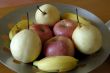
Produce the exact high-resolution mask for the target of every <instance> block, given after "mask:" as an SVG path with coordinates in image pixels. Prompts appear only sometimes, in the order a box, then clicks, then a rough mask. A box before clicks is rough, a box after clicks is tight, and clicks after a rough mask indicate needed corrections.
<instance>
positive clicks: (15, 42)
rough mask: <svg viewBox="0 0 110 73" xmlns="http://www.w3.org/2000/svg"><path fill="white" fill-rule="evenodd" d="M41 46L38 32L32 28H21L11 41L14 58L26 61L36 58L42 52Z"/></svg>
mask: <svg viewBox="0 0 110 73" xmlns="http://www.w3.org/2000/svg"><path fill="white" fill-rule="evenodd" d="M41 46H42V45H41V40H40V38H39V36H38V34H37V33H35V32H34V31H32V30H31V29H23V30H21V31H20V32H18V33H17V34H16V35H15V36H14V37H13V39H12V40H11V43H10V49H11V53H12V55H13V57H14V59H16V60H18V61H21V62H24V63H29V62H32V61H33V60H35V59H36V58H37V57H38V56H39V54H40V52H41Z"/></svg>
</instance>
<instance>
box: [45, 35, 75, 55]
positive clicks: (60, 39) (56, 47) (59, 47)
mask: <svg viewBox="0 0 110 73" xmlns="http://www.w3.org/2000/svg"><path fill="white" fill-rule="evenodd" d="M43 52H44V55H45V56H59V55H66V56H74V52H75V49H74V44H73V42H72V40H70V39H69V38H68V37H64V36H55V37H52V38H51V39H49V40H48V41H46V42H45V44H44V48H43Z"/></svg>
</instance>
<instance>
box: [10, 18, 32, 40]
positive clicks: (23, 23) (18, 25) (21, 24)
mask: <svg viewBox="0 0 110 73" xmlns="http://www.w3.org/2000/svg"><path fill="white" fill-rule="evenodd" d="M30 25H32V21H30ZM25 28H27V19H23V20H21V21H19V22H17V23H16V24H15V25H14V26H13V28H12V29H11V30H10V32H9V38H10V40H11V39H12V38H13V37H14V35H15V34H17V33H18V32H19V31H21V30H23V29H25Z"/></svg>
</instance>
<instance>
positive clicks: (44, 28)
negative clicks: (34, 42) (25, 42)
mask: <svg viewBox="0 0 110 73" xmlns="http://www.w3.org/2000/svg"><path fill="white" fill-rule="evenodd" d="M30 29H32V30H34V31H35V32H36V33H38V35H39V36H40V39H41V42H42V43H44V42H45V41H47V40H48V39H50V38H51V37H53V33H52V31H51V30H50V28H49V26H48V25H40V24H33V25H32V26H30Z"/></svg>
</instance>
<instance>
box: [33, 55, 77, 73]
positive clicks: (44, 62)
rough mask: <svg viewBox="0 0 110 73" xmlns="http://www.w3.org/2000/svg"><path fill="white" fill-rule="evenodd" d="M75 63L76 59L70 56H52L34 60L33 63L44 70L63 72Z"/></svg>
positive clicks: (74, 65)
mask: <svg viewBox="0 0 110 73" xmlns="http://www.w3.org/2000/svg"><path fill="white" fill-rule="evenodd" d="M77 63H78V60H77V59H75V58H74V57H71V56H52V57H45V58H43V59H41V60H40V61H35V62H33V65H35V66H37V67H38V68H39V69H40V70H42V71H46V72H65V71H69V70H72V69H74V68H75V67H76V66H77Z"/></svg>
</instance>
